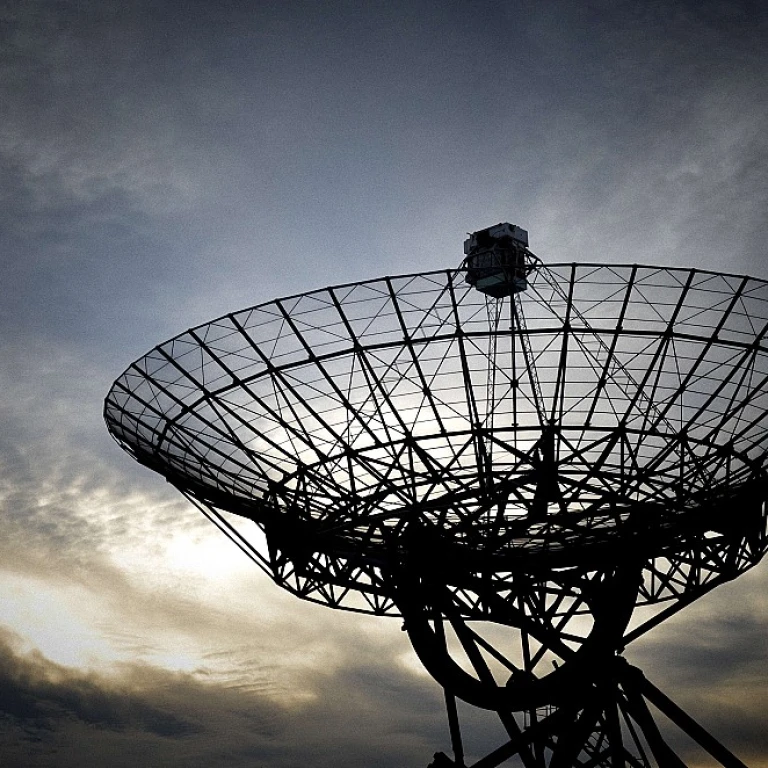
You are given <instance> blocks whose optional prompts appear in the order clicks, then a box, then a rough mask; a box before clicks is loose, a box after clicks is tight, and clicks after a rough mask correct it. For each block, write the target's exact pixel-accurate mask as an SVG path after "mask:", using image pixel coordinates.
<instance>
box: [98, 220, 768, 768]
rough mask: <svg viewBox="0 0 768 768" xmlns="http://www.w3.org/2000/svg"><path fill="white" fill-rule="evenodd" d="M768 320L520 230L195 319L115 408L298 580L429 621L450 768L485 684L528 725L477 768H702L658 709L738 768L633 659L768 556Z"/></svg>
mask: <svg viewBox="0 0 768 768" xmlns="http://www.w3.org/2000/svg"><path fill="white" fill-rule="evenodd" d="M767 333H768V283H766V282H764V281H761V280H755V279H752V278H748V277H739V276H733V275H727V274H722V273H713V272H705V271H700V270H695V269H671V268H663V267H653V266H639V265H628V266H613V265H608V264H576V263H573V264H546V265H545V264H543V263H542V262H541V261H540V260H539V259H538V258H537V257H536V256H534V255H533V253H532V252H531V251H530V250H529V249H528V235H527V232H526V231H525V230H523V229H521V228H520V227H516V226H512V225H510V224H499V225H497V226H495V227H490V228H488V229H484V230H480V231H478V232H475V233H473V234H472V235H470V237H469V238H468V240H467V241H466V242H465V258H464V260H463V262H462V263H461V265H460V266H459V267H458V268H453V269H446V270H442V271H434V272H426V273H419V274H411V275H402V276H397V277H383V278H380V279H375V280H369V281H365V282H359V283H352V284H347V285H339V286H335V287H331V288H324V289H322V290H317V291H313V292H311V293H305V294H301V295H296V296H292V297H289V298H284V299H278V300H276V301H272V302H268V303H266V304H261V305H258V306H255V307H252V308H249V309H245V310H241V311H238V312H232V313H230V314H227V315H225V316H223V317H221V318H219V319H217V320H214V321H213V322H210V323H207V324H205V325H201V326H198V327H196V328H193V329H191V330H188V331H186V332H184V333H182V334H180V335H179V336H176V337H175V338H173V339H171V340H169V341H167V342H165V343H163V344H160V345H158V346H157V347H155V348H154V349H153V350H152V351H150V352H149V353H148V354H146V355H145V356H144V357H142V358H141V359H139V360H137V361H136V362H135V363H133V364H132V365H131V366H130V367H129V368H128V369H127V370H126V371H125V372H124V373H123V374H122V375H121V376H120V378H118V379H117V381H116V382H115V384H114V385H113V387H112V389H111V390H110V392H109V394H108V396H107V398H106V403H105V419H106V422H107V425H108V427H109V430H110V432H111V433H112V435H113V436H114V437H115V439H116V440H117V441H118V443H119V444H120V445H121V446H122V447H123V448H124V449H125V450H126V451H127V452H128V453H130V454H131V455H132V456H133V457H134V458H135V459H136V460H137V461H139V462H141V463H142V464H144V465H146V466H147V467H149V468H150V469H152V470H154V471H156V472H158V473H160V474H161V475H163V476H164V477H165V478H166V479H167V480H168V481H169V482H171V483H172V484H173V485H175V486H176V487H177V488H178V489H179V490H180V491H181V492H182V493H183V494H184V495H185V496H186V497H187V498H188V499H189V500H190V501H191V502H193V503H194V504H195V505H196V506H197V507H198V508H199V509H200V510H201V511H202V512H203V513H204V514H205V515H206V516H207V517H208V518H209V519H210V520H212V521H213V522H214V523H215V524H216V525H217V526H218V527H219V528H221V529H222V530H223V531H224V532H225V533H226V534H227V535H228V536H230V538H231V539H232V540H233V541H234V542H235V543H236V544H237V545H238V546H239V547H240V548H241V549H243V550H244V551H245V552H246V553H247V554H248V555H249V556H250V557H251V558H252V559H253V560H254V561H255V562H256V563H257V564H258V565H259V566H260V567H261V568H262V569H263V570H264V571H265V572H266V573H267V574H268V575H269V576H270V577H271V578H272V579H273V580H274V581H275V582H276V583H277V584H278V585H280V586H281V587H283V588H284V589H287V590H289V591H290V592H292V593H293V594H295V595H296V596H298V597H300V598H302V599H305V600H310V601H314V602H317V603H322V604H325V605H328V606H330V607H332V608H339V609H347V610H351V611H358V612H362V613H369V614H373V615H375V616H395V617H399V618H400V619H401V620H402V622H403V627H404V629H405V630H406V632H407V634H408V637H409V639H410V641H411V643H412V645H413V648H414V650H415V652H416V654H417V655H418V657H419V659H420V660H421V662H422V663H423V665H424V666H425V668H426V669H427V670H428V672H429V673H430V674H431V675H432V676H433V677H434V679H435V680H436V681H437V682H438V683H439V684H440V685H441V686H442V688H443V689H444V692H445V703H446V709H447V719H448V731H449V735H450V742H451V748H452V757H448V756H447V755H446V754H444V753H442V752H441V753H437V754H436V755H435V758H434V762H433V763H432V765H434V766H441V765H444V766H449V765H455V766H465V765H467V764H468V763H467V759H468V757H467V756H468V755H469V750H465V738H464V736H466V734H463V733H462V728H461V723H460V718H459V714H460V711H459V710H460V707H459V705H457V700H459V701H461V702H464V703H463V704H461V705H460V706H461V708H462V709H463V708H465V707H466V705H470V706H474V707H479V708H482V709H485V710H489V711H490V712H492V713H495V714H496V715H498V718H499V719H500V722H501V724H502V726H503V729H504V731H505V736H504V737H503V740H502V743H500V744H499V746H498V747H497V748H496V749H494V750H493V751H491V752H490V753H488V754H486V755H485V756H483V757H480V758H478V759H474V761H473V762H471V765H473V766H475V768H493V766H498V765H502V764H513V763H515V764H522V765H524V766H525V768H544V767H545V766H551V768H560V767H561V766H573V765H580V766H587V765H589V766H624V765H630V766H652V765H659V766H682V765H684V763H683V761H682V759H681V757H680V756H679V754H678V753H677V752H676V751H675V750H674V749H673V747H672V746H670V743H669V742H670V741H674V742H675V743H676V739H671V740H670V739H666V738H665V737H664V736H662V731H661V730H660V729H659V727H658V725H657V721H659V722H661V721H663V722H664V723H665V725H664V730H665V731H666V732H667V733H668V732H669V731H670V727H671V728H672V733H673V734H677V733H679V732H682V733H683V734H686V735H687V736H688V737H689V739H691V740H693V741H694V742H696V743H698V744H699V746H700V747H701V748H702V749H703V750H704V751H705V752H706V753H708V754H709V756H710V758H711V759H714V760H715V761H716V762H717V763H718V764H720V765H723V766H727V767H729V768H730V767H731V766H743V763H742V762H741V761H739V760H738V759H737V758H736V757H734V756H733V754H731V752H730V751H729V750H728V749H726V748H725V747H724V746H722V745H721V744H720V743H719V742H718V741H717V740H716V739H715V738H714V737H713V736H712V735H710V734H709V733H708V732H707V731H706V730H705V729H704V728H702V727H701V726H700V725H698V724H697V723H696V722H695V721H694V720H693V719H692V718H691V717H690V716H689V715H687V714H686V713H685V712H683V711H682V710H681V709H680V708H679V707H678V706H677V705H675V704H674V703H673V702H672V701H671V700H670V699H669V698H668V697H667V696H666V695H665V694H663V693H662V692H661V691H660V690H659V689H658V688H656V687H655V686H654V685H653V684H652V683H651V682H650V681H649V680H648V679H647V678H646V677H645V675H644V674H643V673H642V672H641V671H640V670H639V669H637V668H636V667H633V666H631V665H630V664H629V663H628V662H627V661H625V660H624V658H623V657H622V652H623V650H624V649H625V647H626V646H627V645H628V644H629V643H631V642H633V641H635V640H636V639H637V638H639V637H641V636H643V635H644V634H645V633H646V632H648V631H649V630H651V629H652V628H653V627H655V626H657V625H658V624H660V623H661V622H663V621H664V620H666V619H668V618H669V617H670V616H672V615H674V614H676V613H677V612H678V611H679V610H681V609H682V608H684V607H685V606H686V605H689V604H690V603H692V602H693V601H694V600H696V599H697V598H699V597H701V596H702V595H704V594H706V593H708V592H709V591H710V590H712V589H713V588H714V587H716V586H718V585H720V584H723V583H724V582H727V581H729V580H732V579H734V578H736V577H737V576H739V575H740V574H741V573H743V572H745V571H746V570H747V569H749V568H750V567H752V566H753V565H755V564H756V563H757V562H758V561H759V560H760V559H761V558H762V556H763V554H764V553H765V551H766V546H767V544H766V504H765V499H766V487H767V486H766V450H767V449H768V422H767V416H766V415H767V414H768V342H767V341H766V334H767ZM649 704H650V705H651V707H652V708H651V707H649ZM425 762H426V761H425Z"/></svg>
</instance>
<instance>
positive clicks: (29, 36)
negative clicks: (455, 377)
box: [0, 0, 768, 768]
mask: <svg viewBox="0 0 768 768" xmlns="http://www.w3.org/2000/svg"><path fill="white" fill-rule="evenodd" d="M766 51H768V12H766V10H764V5H763V4H762V3H758V2H728V1H727V0H722V1H720V2H718V1H716V0H704V1H703V2H648V3H632V2H629V1H626V2H623V1H621V0H619V1H618V2H565V1H564V0H563V1H562V2H560V1H552V2H539V3H534V2H527V0H517V1H514V0H510V1H509V2H502V1H501V0H497V1H494V0H481V1H479V2H428V1H426V0H424V1H420V0H410V1H409V2H399V0H394V1H393V0H390V1H389V2H379V1H378V0H371V1H370V2H359V1H357V2H351V1H349V2H348V1H346V0H333V1H332V2H311V1H310V0H307V1H306V2H294V0H286V2H282V3H245V2H236V1H233V2H225V3H209V2H203V1H202V0H190V1H189V2H185V3H170V2H142V1H140V0H138V1H137V2H116V1H113V0H78V1H77V2H74V1H73V2H47V1H46V0H27V1H26V2H6V3H4V4H2V6H0V115H1V117H2V119H1V120H0V200H2V205H0V285H1V286H2V288H3V291H2V302H0V323H1V324H2V329H3V333H2V338H0V354H1V355H2V360H3V365H2V366H0V393H2V394H1V395H0V425H1V426H2V429H0V514H1V515H2V517H0V521H1V522H0V525H2V536H0V595H2V597H1V598H0V627H2V634H1V635H0V678H1V679H0V751H2V754H3V757H2V759H3V761H4V762H3V764H4V765H9V766H39V767H40V768H47V767H48V766H80V765H83V764H86V762H91V763H94V764H102V765H108V766H123V765H124V766H128V765H135V764H136V763H138V762H140V763H142V764H143V765H146V766H175V765H179V766H181V765H184V766H216V765H225V764H226V765H230V766H233V767H234V768H237V767H238V766H249V767H252V766H263V767H264V768H300V767H302V766H310V765H311V766H313V767H315V766H329V767H330V766H339V767H341V768H345V767H347V766H348V767H349V768H353V767H355V766H380V767H381V768H395V766H403V765H414V766H415V765H426V764H427V762H428V761H429V759H430V758H431V755H432V754H433V752H435V751H436V750H438V749H446V750H447V748H448V734H447V728H446V726H445V724H444V714H443V711H442V693H441V691H440V689H439V688H438V687H437V685H436V684H434V683H432V682H431V681H430V679H429V678H428V677H427V676H426V674H425V673H423V672H421V671H420V670H419V667H418V664H417V662H416V660H415V657H414V655H413V654H412V652H411V651H410V649H409V647H408V644H407V638H406V637H405V635H404V633H402V632H401V631H400V627H399V624H398V622H397V621H389V620H386V619H377V618H371V617H358V616H352V615H347V614H339V613H336V612H333V611H331V610H329V609H327V608H321V607H317V606H312V605H305V604H302V603H300V602H299V601H298V600H296V599H294V598H292V597H291V596H290V595H288V594H287V593H283V592H281V591H280V590H279V589H278V588H277V587H275V586H274V585H272V584H271V582H269V581H268V580H267V579H266V577H264V576H263V575H262V574H261V573H259V572H257V570H256V568H255V567H254V566H253V565H252V564H250V563H249V562H248V561H247V560H246V559H245V558H244V557H242V558H241V557H240V556H239V555H238V553H237V552H236V551H235V550H234V549H232V548H231V547H229V546H228V545H227V542H226V541H223V540H221V539H220V537H219V535H218V534H217V532H216V531H214V530H211V529H210V527H209V526H208V524H207V523H206V522H205V521H204V520H203V519H202V518H201V517H200V516H199V513H197V512H196V511H195V510H193V509H191V508H190V506H189V505H188V504H187V503H186V502H185V501H184V500H183V499H182V498H181V497H180V496H178V494H177V493H176V492H175V491H174V490H173V489H172V488H170V486H168V485H166V484H165V483H164V482H163V481H162V480H161V479H160V478H159V477H156V476H153V475H152V474H151V473H149V472H147V471H146V470H144V469H143V468H141V467H139V466H138V465H135V464H134V462H132V461H131V460H130V459H129V458H128V457H127V456H125V455H123V454H122V453H121V452H120V451H119V449H118V448H117V447H116V446H115V445H114V443H113V442H112V441H111V439H110V438H109V436H108V434H107V432H106V429H105V428H104V425H103V422H102V416H101V409H102V401H103V397H104V395H105V394H106V392H107V389H108V388H109V386H110V384H111V382H112V381H113V380H114V379H115V378H116V377H117V376H118V375H119V374H120V372H121V371H122V370H123V369H124V368H125V367H126V366H127V365H128V363H130V362H131V361H132V360H133V359H135V358H136V357H138V356H139V355H141V354H142V353H144V352H145V351H147V350H148V349H149V348H150V347H152V346H154V345H155V344H157V343H159V342H160V341H162V340H164V339H166V338H168V337H170V336H172V335H175V334H176V333H178V332H180V331H182V330H183V329H184V328H187V327H189V326H192V325H194V324H197V323H200V322H203V321H205V320H208V319H211V318H212V317H215V316H217V315H219V314H222V313H224V312H228V311H230V310H234V309H239V308H242V307H244V306H248V305H251V304H256V303H259V302H262V301H267V300H270V299H272V298H275V297H277V296H281V295H287V294H292V293H296V292H299V291H305V290H309V289H312V288H317V287H321V286H324V285H328V284H332V283H340V282H347V281H352V280H361V279H365V278H372V277H378V276H381V275H384V274H397V273H400V272H413V271H422V270H428V269H434V268H440V267H452V266H455V265H457V264H458V262H459V261H460V259H461V256H462V253H461V244H462V240H463V238H464V233H465V232H466V231H468V230H474V229H478V228H481V227H483V226H488V225H490V224H492V223H495V222H498V221H512V222H513V223H518V224H520V225H521V226H523V227H525V228H527V229H528V230H529V231H530V238H531V247H532V250H533V251H534V252H536V253H537V254H538V255H540V256H541V257H542V258H543V259H544V260H545V261H547V260H548V261H572V260H576V261H581V260H589V261H599V262H608V263H626V262H640V263H643V262H648V263H661V264H665V265H677V266H691V267H701V268H707V269H714V270H725V271H728V272H733V273H746V274H751V275H753V276H756V277H763V278H768V259H766V255H765V230H766V225H767V224H768V215H767V214H768V180H767V179H766V160H767V159H768V151H767V150H768V92H767V91H768V77H767V75H768V54H766ZM767 582H768V576H767V575H766V570H765V567H764V566H759V567H758V568H757V569H755V570H754V571H753V572H751V573H750V574H749V575H748V576H745V577H744V578H743V579H741V580H740V581H739V583H735V584H732V585H728V586H726V587H723V588H722V589H720V590H718V591H716V592H714V593H713V594H711V595H710V596H708V597H707V598H705V599H703V600H701V601H700V603H698V604H697V605H695V606H693V607H691V608H690V609H687V610H686V611H683V612H682V614H681V615H679V616H678V617H676V619H675V620H674V621H672V622H670V623H669V624H668V625H666V626H662V627H660V628H659V629H658V630H656V631H655V632H653V633H651V635H650V636H649V637H648V638H647V639H644V640H643V641H642V642H639V643H638V644H637V647H636V648H632V649H630V651H629V652H628V656H629V657H630V658H631V659H632V660H634V661H637V662H638V663H639V664H640V665H641V666H642V667H643V668H644V669H645V670H646V671H647V673H648V676H649V677H650V678H651V679H652V680H653V681H654V682H656V683H657V684H658V685H659V686H660V687H662V688H664V690H665V691H667V692H668V693H670V694H671V695H672V696H673V698H675V699H676V700H677V701H679V702H680V703H681V704H682V705H684V706H685V707H686V708H688V710H689V711H690V712H691V713H692V714H693V715H694V716H695V717H697V718H698V719H700V720H701V721H702V722H704V723H706V724H707V725H708V726H709V727H711V729H712V730H713V732H715V734H716V735H717V736H718V737H719V738H720V739H721V740H722V741H724V742H725V743H726V744H728V746H730V747H731V748H733V749H734V751H736V752H737V753H739V754H740V755H741V756H742V757H743V758H744V759H745V761H746V762H748V764H749V765H751V766H760V765H765V766H768V743H767V742H766V737H765V734H766V733H767V732H768V717H766V715H765V713H766V712H768V680H766V672H765V669H766V668H768V667H766V664H767V662H768V646H766V644H765V642H764V636H765V631H766V628H767V627H768V599H766V598H765V597H764V595H766V594H768V592H767V591H766V587H768V583H767ZM467 716H468V718H469V722H470V723H472V724H473V733H474V736H473V739H474V741H473V742H472V744H471V749H472V750H475V751H476V752H477V753H478V754H479V753H480V752H481V751H482V748H483V747H484V746H485V747H486V748H490V747H491V746H493V744H494V739H495V738H496V737H497V735H498V734H497V733H496V731H494V730H493V729H494V728H495V726H493V725H490V724H488V722H487V721H486V720H485V719H483V718H482V717H481V716H480V715H474V714H470V713H468V714H467ZM673 738H674V737H673ZM692 754H693V753H692ZM690 761H691V764H692V765H703V764H704V763H703V762H699V758H698V757H694V756H691V757H690Z"/></svg>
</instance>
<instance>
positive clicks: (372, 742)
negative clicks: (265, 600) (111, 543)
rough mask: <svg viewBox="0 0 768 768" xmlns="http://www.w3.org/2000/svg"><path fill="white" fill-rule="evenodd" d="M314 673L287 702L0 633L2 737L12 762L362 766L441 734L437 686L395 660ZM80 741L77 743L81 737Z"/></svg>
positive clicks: (397, 756)
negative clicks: (61, 657) (303, 695)
mask: <svg viewBox="0 0 768 768" xmlns="http://www.w3.org/2000/svg"><path fill="white" fill-rule="evenodd" d="M366 662H367V663H366V666H365V668H364V669H363V668H360V667H356V666H355V665H354V663H350V665H349V666H348V667H347V668H345V670H344V671H341V672H339V673H337V674H328V673H323V672H322V671H320V670H318V671H317V672H316V673H315V680H314V687H315V688H316V695H315V696H313V697H312V698H311V699H309V700H306V701H305V702H303V703H300V704H295V705H292V706H290V707H286V706H285V705H284V704H280V703H279V702H278V701H275V700H274V699H271V698H270V697H268V696H265V695H264V694H261V693H259V692H257V691H253V690H248V689H243V688H240V687H228V686H223V685H221V684H216V683H210V682H204V681H201V680H199V679H197V678H195V677H193V676H192V675H184V674H178V673H177V674H172V673H169V672H166V671H164V670H162V669H158V668H153V667H147V666H143V667H142V666H140V665H129V666H126V667H124V668H121V669H119V670H117V674H116V675H114V676H111V677H106V676H104V675H99V674H95V673H83V672H80V671H78V670H74V669H70V668H67V667H63V666H61V665H57V664H53V663H52V662H50V661H49V660H47V659H45V658H44V657H42V656H41V655H40V654H39V653H36V652H31V653H26V654H25V653H22V652H21V651H20V649H19V648H18V641H16V640H14V638H13V637H11V636H9V635H8V633H4V635H3V641H2V644H0V683H1V684H2V693H0V713H1V714H0V748H2V749H3V754H4V757H8V758H9V759H10V762H7V763H5V764H7V765H14V766H15V765H22V764H23V765H28V766H32V765H34V766H41V767H42V766H49V765H59V766H70V765H71V766H75V765H81V764H82V761H83V759H84V758H83V756H84V755H87V756H88V758H87V759H88V761H89V762H94V761H103V762H105V763H106V764H109V765H115V766H123V765H125V766H128V765H132V764H135V761H136V760H137V759H138V758H139V756H141V759H142V762H143V763H144V764H146V765H168V766H176V765H179V766H181V765H185V766H187V765H192V766H203V765H214V764H219V763H221V762H226V763H227V764H229V765H233V766H240V765H242V766H252V765H253V764H254V762H255V763H256V764H258V765H262V766H280V767H281V768H288V766H303V765H317V766H328V768H330V767H331V766H334V765H338V766H350V768H351V767H352V766H357V765H370V766H381V768H390V766H391V767H392V768H394V767H395V766H400V765H403V764H406V765H407V764H420V763H421V762H425V760H428V759H429V758H430V757H431V754H432V752H433V751H434V750H435V749H436V748H437V747H438V746H439V745H440V744H441V743H442V742H443V741H444V740H445V735H444V734H443V733H442V730H443V729H442V727H441V725H440V721H439V714H440V709H441V697H440V696H439V695H437V691H435V690H434V689H433V688H432V689H430V690H427V691H426V692H425V691H424V686H423V685H422V684H421V682H420V681H415V680H414V679H413V678H412V677H410V676H408V675H404V674H403V673H402V672H398V671H397V669H392V668H388V669H386V670H384V669H383V668H379V669H376V668H375V664H373V663H371V660H370V659H366ZM75 741H77V742H78V744H77V749H75V748H74V743H75Z"/></svg>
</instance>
